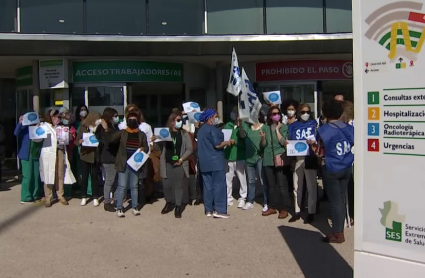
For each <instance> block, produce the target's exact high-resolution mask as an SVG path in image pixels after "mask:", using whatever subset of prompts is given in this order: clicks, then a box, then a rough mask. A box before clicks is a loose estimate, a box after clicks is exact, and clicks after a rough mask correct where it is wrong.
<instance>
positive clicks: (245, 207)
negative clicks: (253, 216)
mask: <svg viewBox="0 0 425 278" xmlns="http://www.w3.org/2000/svg"><path fill="white" fill-rule="evenodd" d="M253 208H254V205H253V204H252V203H250V202H247V203H246V204H245V206H244V207H243V208H242V209H243V210H249V209H253Z"/></svg>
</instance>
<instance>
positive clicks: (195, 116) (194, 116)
mask: <svg viewBox="0 0 425 278" xmlns="http://www.w3.org/2000/svg"><path fill="white" fill-rule="evenodd" d="M201 115H202V112H188V113H187V117H188V119H189V122H191V123H197V122H199V117H201Z"/></svg>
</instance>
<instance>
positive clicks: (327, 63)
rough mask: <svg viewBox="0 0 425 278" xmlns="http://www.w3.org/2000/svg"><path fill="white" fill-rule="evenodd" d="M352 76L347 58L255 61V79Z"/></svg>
mask: <svg viewBox="0 0 425 278" xmlns="http://www.w3.org/2000/svg"><path fill="white" fill-rule="evenodd" d="M352 78H353V62H352V61H349V60H342V61H341V60H322V61H282V62H270V63H257V65H256V81H257V82H260V81H280V80H341V79H342V80H343V79H352Z"/></svg>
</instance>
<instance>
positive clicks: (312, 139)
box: [305, 135, 316, 142]
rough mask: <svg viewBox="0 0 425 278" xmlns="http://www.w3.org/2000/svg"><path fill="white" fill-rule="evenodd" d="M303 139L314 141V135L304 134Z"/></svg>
mask: <svg viewBox="0 0 425 278" xmlns="http://www.w3.org/2000/svg"><path fill="white" fill-rule="evenodd" d="M305 139H306V140H311V141H314V142H316V136H314V135H310V136H306V137H305Z"/></svg>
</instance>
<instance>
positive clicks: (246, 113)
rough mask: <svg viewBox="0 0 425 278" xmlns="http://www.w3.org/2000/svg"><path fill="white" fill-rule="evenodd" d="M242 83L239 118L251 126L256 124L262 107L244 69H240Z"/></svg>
mask: <svg viewBox="0 0 425 278" xmlns="http://www.w3.org/2000/svg"><path fill="white" fill-rule="evenodd" d="M242 81H243V84H242V90H241V95H240V97H239V103H238V107H239V118H240V119H241V120H243V121H245V122H249V123H252V124H255V123H258V117H259V116H260V110H261V107H262V105H261V102H260V99H259V98H258V96H257V93H256V92H255V91H254V88H253V87H252V84H251V82H250V81H249V78H248V75H247V74H246V72H245V69H244V68H242Z"/></svg>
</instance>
